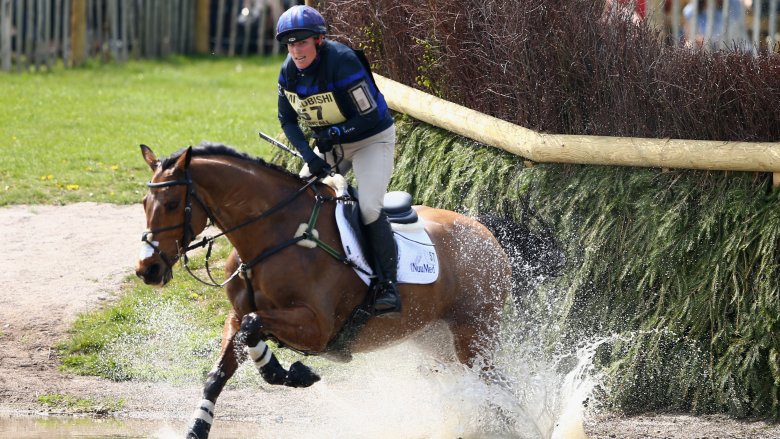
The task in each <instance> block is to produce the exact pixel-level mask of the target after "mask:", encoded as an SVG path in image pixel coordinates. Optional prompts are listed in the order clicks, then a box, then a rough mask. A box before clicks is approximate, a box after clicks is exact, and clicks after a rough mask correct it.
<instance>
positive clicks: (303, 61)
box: [287, 37, 317, 70]
mask: <svg viewBox="0 0 780 439" xmlns="http://www.w3.org/2000/svg"><path fill="white" fill-rule="evenodd" d="M314 38H315V37H309V38H306V39H303V40H300V41H296V42H294V43H289V44H287V51H288V52H290V56H291V57H292V59H293V62H294V63H295V67H298V68H299V69H301V70H303V69H305V68H306V67H309V66H310V65H311V63H313V62H314V59H315V58H317V44H316V42H315V40H314Z"/></svg>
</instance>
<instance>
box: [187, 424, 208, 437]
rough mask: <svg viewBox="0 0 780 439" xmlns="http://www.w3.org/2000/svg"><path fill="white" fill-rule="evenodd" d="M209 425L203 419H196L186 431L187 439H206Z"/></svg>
mask: <svg viewBox="0 0 780 439" xmlns="http://www.w3.org/2000/svg"><path fill="white" fill-rule="evenodd" d="M209 430H211V424H209V423H208V422H206V421H204V420H203V419H196V420H194V421H193V422H192V425H190V427H189V428H188V429H187V439H208V437H209Z"/></svg>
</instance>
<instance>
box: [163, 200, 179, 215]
mask: <svg viewBox="0 0 780 439" xmlns="http://www.w3.org/2000/svg"><path fill="white" fill-rule="evenodd" d="M178 207H179V200H175V201H169V202H167V203H165V210H167V211H168V212H170V211H173V210H176V209H178Z"/></svg>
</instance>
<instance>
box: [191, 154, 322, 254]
mask: <svg viewBox="0 0 780 439" xmlns="http://www.w3.org/2000/svg"><path fill="white" fill-rule="evenodd" d="M191 169H192V178H193V182H194V183H195V186H196V190H197V192H198V194H199V195H201V197H202V198H203V202H204V204H206V207H207V208H208V209H209V210H210V211H211V214H212V215H213V216H214V218H213V219H214V221H215V222H216V225H217V227H219V228H220V229H221V230H222V231H226V230H230V229H231V228H234V227H236V226H239V225H241V224H244V223H246V222H248V221H250V220H252V219H253V218H257V217H258V216H260V215H262V214H263V213H264V212H267V211H268V210H269V209H272V208H273V207H275V206H277V205H278V204H279V203H281V202H283V201H284V200H285V199H286V198H288V197H290V196H292V195H293V194H294V193H295V192H296V191H298V190H299V189H300V188H301V187H302V186H303V184H302V183H301V182H300V181H299V180H296V179H294V178H290V176H288V175H285V174H283V173H282V172H280V171H277V170H274V169H271V168H269V167H266V166H262V165H259V164H254V163H251V162H245V161H242V160H240V159H233V158H222V157H220V158H214V157H204V158H202V159H200V160H193V162H192V165H191ZM307 198H309V197H306V196H302V197H300V199H298V200H295V201H294V202H293V203H291V206H293V205H295V204H298V203H300V202H301V199H307ZM307 204H311V201H309V203H307ZM285 209H289V207H285V208H284V209H282V210H285ZM281 213H282V212H276V213H274V219H276V218H277V216H282V215H280V214H281ZM271 221H272V220H268V219H261V220H258V221H255V222H252V223H250V224H248V225H247V226H244V227H241V228H239V229H237V230H235V231H232V232H231V233H229V234H228V236H227V237H228V239H229V240H230V242H231V244H232V245H233V247H234V248H235V249H236V250H237V251H238V253H239V255H240V256H241V257H242V259H243V258H246V257H248V256H247V255H250V254H252V253H254V252H256V250H257V243H255V242H253V241H255V240H256V239H257V237H258V236H263V235H264V233H258V232H262V231H263V230H267V229H268V228H269V227H270V226H271V225H270V222H271Z"/></svg>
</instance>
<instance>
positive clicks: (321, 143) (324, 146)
mask: <svg viewBox="0 0 780 439" xmlns="http://www.w3.org/2000/svg"><path fill="white" fill-rule="evenodd" d="M339 136H341V130H340V129H339V127H336V126H332V127H330V128H328V129H326V130H322V131H320V132H319V133H314V142H315V143H316V144H317V149H318V150H320V152H321V153H323V154H325V153H326V152H329V151H330V150H332V149H333V145H334V144H336V143H338V141H339Z"/></svg>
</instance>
